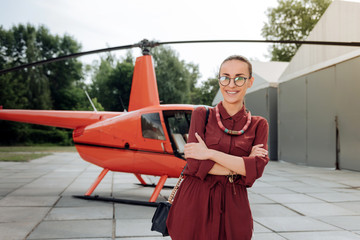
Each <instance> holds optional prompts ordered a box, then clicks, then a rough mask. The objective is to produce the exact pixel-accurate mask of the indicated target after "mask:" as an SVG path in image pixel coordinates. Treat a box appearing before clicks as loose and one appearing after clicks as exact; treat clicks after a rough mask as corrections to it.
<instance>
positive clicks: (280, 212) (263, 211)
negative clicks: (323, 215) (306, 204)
mask: <svg viewBox="0 0 360 240" xmlns="http://www.w3.org/2000/svg"><path fill="white" fill-rule="evenodd" d="M250 206H251V211H252V215H253V217H254V218H258V217H288V216H289V217H290V216H299V214H298V213H296V212H294V211H292V210H290V209H288V208H286V207H284V206H281V205H280V204H252V203H250Z"/></svg>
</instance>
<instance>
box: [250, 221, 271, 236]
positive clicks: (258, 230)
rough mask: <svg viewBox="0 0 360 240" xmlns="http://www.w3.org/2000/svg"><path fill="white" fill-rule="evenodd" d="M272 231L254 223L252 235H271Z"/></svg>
mask: <svg viewBox="0 0 360 240" xmlns="http://www.w3.org/2000/svg"><path fill="white" fill-rule="evenodd" d="M271 232H272V231H271V230H270V229H268V228H266V227H264V226H263V225H261V224H259V223H257V222H256V221H254V233H271Z"/></svg>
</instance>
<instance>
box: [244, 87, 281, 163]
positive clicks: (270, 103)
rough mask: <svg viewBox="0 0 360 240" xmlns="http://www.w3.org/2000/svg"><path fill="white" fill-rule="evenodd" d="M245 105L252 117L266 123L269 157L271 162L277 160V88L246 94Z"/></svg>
mask: <svg viewBox="0 0 360 240" xmlns="http://www.w3.org/2000/svg"><path fill="white" fill-rule="evenodd" d="M245 105H246V108H247V109H248V110H250V111H251V114H252V115H254V116H255V115H257V116H262V117H264V118H266V120H267V121H268V123H269V137H268V146H269V149H268V150H269V157H270V159H271V160H277V159H278V154H277V152H278V147H277V144H278V141H277V88H274V87H267V88H263V89H260V90H257V91H255V92H252V93H248V94H246V96H245Z"/></svg>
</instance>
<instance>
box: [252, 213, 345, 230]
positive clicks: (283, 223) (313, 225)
mask: <svg viewBox="0 0 360 240" xmlns="http://www.w3.org/2000/svg"><path fill="white" fill-rule="evenodd" d="M256 221H257V222H259V223H260V224H262V225H263V226H265V227H267V228H269V229H271V230H273V231H274V232H304V231H334V230H341V229H339V228H337V227H335V226H332V225H330V224H327V223H324V222H321V221H319V220H315V219H312V218H309V217H305V216H295V217H257V218H256Z"/></svg>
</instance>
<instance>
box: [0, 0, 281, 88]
mask: <svg viewBox="0 0 360 240" xmlns="http://www.w3.org/2000/svg"><path fill="white" fill-rule="evenodd" d="M0 6H1V9H0V25H2V26H3V28H5V29H9V28H11V26H13V25H17V24H19V23H23V24H26V23H31V24H32V25H35V26H39V25H45V26H46V27H47V28H48V29H49V30H50V32H51V33H52V34H59V35H64V34H68V35H70V36H72V37H73V38H74V39H75V40H77V41H78V42H80V43H81V45H82V51H89V50H94V49H100V48H106V47H115V46H121V45H128V44H134V43H137V42H139V41H141V40H142V39H144V38H146V39H149V40H157V41H160V42H165V41H182V40H212V39H215V40H218V39H243V40H246V39H264V38H263V37H262V36H261V29H262V27H263V26H264V23H265V22H267V17H266V14H265V12H266V11H267V9H268V8H269V7H276V6H277V0H251V1H249V0H230V1H227V0H224V1H219V0H217V1H213V0H207V1H203V0H191V1H189V0H182V1H171V0H153V1H145V0H101V1H95V0H76V1H74V0H56V1H55V0H11V1H9V0H0ZM269 46H270V45H269V44H264V43H252V44H251V43H235V44H230V43H221V44H220V43H216V44H210V43H206V44H181V45H170V47H171V48H172V49H174V50H175V51H176V52H177V54H178V56H179V59H181V60H184V61H185V62H186V63H190V62H192V63H195V64H198V65H199V69H200V73H201V81H204V80H206V79H207V78H210V77H214V76H215V75H216V73H217V70H218V67H219V65H220V63H221V62H222V61H223V60H224V59H225V58H226V57H228V56H230V55H233V54H240V55H243V56H245V57H247V58H249V59H252V60H259V61H269V57H267V55H268V47H269ZM132 52H133V55H134V56H135V57H138V56H140V55H141V52H140V50H138V49H134V50H133V51H132ZM113 53H115V52H113ZM125 53H126V51H117V52H116V53H115V54H116V55H117V56H119V57H120V56H125ZM96 59H97V60H99V59H100V56H99V55H98V54H97V55H94V56H87V57H81V58H80V60H81V61H83V62H84V63H89V64H90V63H91V62H92V61H94V60H96Z"/></svg>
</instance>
